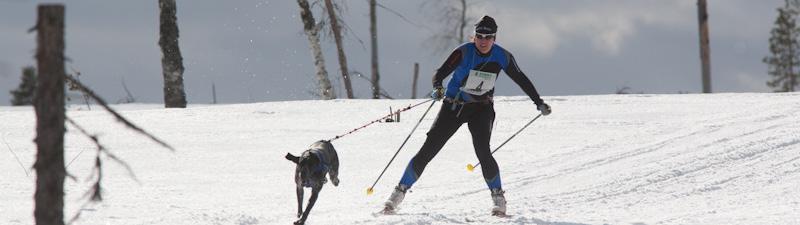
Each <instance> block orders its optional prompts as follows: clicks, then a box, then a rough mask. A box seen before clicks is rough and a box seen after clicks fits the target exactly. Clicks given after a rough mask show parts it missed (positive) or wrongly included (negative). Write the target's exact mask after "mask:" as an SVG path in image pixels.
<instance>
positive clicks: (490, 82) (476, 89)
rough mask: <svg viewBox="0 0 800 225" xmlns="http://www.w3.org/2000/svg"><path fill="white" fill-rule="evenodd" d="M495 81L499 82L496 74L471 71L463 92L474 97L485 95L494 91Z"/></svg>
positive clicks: (462, 88) (462, 89)
mask: <svg viewBox="0 0 800 225" xmlns="http://www.w3.org/2000/svg"><path fill="white" fill-rule="evenodd" d="M495 80H497V74H496V73H489V72H483V71H477V70H470V71H469V76H467V82H466V83H465V84H464V86H463V87H461V91H463V92H466V93H469V94H473V95H483V94H486V92H489V91H491V90H492V89H494V81H495Z"/></svg>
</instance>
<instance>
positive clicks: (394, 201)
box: [383, 103, 461, 214]
mask: <svg viewBox="0 0 800 225" xmlns="http://www.w3.org/2000/svg"><path fill="white" fill-rule="evenodd" d="M450 106H451V104H449V103H445V104H442V108H441V109H440V110H439V115H438V116H437V117H436V120H435V122H433V126H431V129H430V131H428V137H427V138H426V139H425V144H423V145H422V148H420V150H419V152H417V154H416V155H415V156H414V158H412V159H411V160H410V161H409V162H408V166H406V170H405V172H404V173H403V177H402V178H401V179H400V183H399V184H397V187H395V188H394V191H393V192H392V195H391V196H389V199H388V200H387V201H386V203H385V204H384V206H385V207H384V209H383V213H385V214H392V213H394V212H395V210H396V209H397V206H398V205H400V203H401V202H403V198H405V195H406V191H407V190H408V189H409V188H411V185H414V183H415V182H417V178H419V176H420V175H421V174H422V171H423V170H425V166H426V165H428V162H430V161H431V159H433V157H434V156H436V153H438V152H439V150H441V149H442V147H443V146H444V143H445V142H447V139H450V137H451V136H453V133H455V132H456V130H458V127H460V126H461V122H460V121H459V120H458V118H456V117H455V113H454V112H453V111H452V110H451V109H450Z"/></svg>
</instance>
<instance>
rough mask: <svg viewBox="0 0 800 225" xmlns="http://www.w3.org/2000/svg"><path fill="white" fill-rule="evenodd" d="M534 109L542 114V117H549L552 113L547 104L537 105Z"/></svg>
mask: <svg viewBox="0 0 800 225" xmlns="http://www.w3.org/2000/svg"><path fill="white" fill-rule="evenodd" d="M536 109H538V110H539V111H540V112H542V115H544V116H547V115H550V113H551V112H552V110H551V109H550V106H549V105H547V103H542V104H541V105H537V106H536Z"/></svg>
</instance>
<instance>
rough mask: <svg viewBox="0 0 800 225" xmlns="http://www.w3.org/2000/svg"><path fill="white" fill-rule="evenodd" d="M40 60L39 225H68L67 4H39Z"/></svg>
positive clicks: (36, 103)
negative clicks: (66, 145) (65, 105)
mask: <svg viewBox="0 0 800 225" xmlns="http://www.w3.org/2000/svg"><path fill="white" fill-rule="evenodd" d="M38 10H39V12H38V13H39V16H38V20H37V22H36V27H35V29H36V30H37V31H38V32H37V42H38V43H37V44H38V47H37V49H36V61H37V67H38V68H39V76H38V78H37V80H38V81H37V88H36V95H35V96H36V97H35V100H34V104H33V105H34V109H35V110H36V139H35V141H36V145H37V154H36V163H35V164H34V166H33V167H34V168H35V169H36V193H35V194H34V201H35V204H36V206H35V208H34V211H33V214H34V218H35V220H36V224H37V225H63V224H64V178H65V177H66V174H67V173H66V168H65V167H64V129H65V128H64V117H65V115H64V77H65V71H64V6H63V5H59V4H53V5H39V9H38Z"/></svg>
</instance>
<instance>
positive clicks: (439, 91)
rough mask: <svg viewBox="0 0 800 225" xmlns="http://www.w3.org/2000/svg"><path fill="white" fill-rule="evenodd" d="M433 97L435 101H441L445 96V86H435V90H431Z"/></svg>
mask: <svg viewBox="0 0 800 225" xmlns="http://www.w3.org/2000/svg"><path fill="white" fill-rule="evenodd" d="M431 98H432V99H433V100H434V101H439V100H442V98H444V88H443V87H441V86H438V87H433V91H432V92H431Z"/></svg>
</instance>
